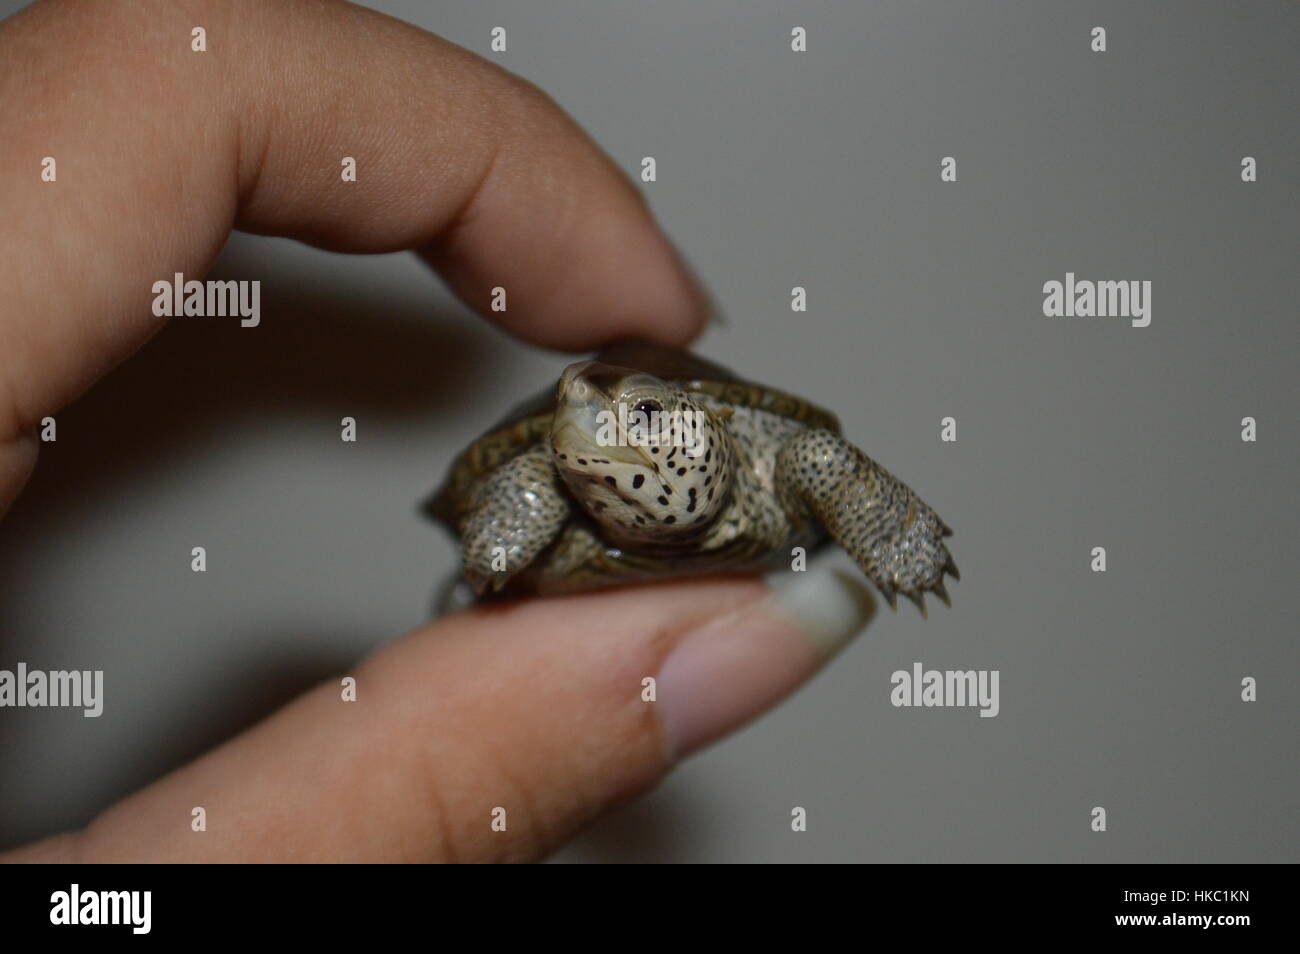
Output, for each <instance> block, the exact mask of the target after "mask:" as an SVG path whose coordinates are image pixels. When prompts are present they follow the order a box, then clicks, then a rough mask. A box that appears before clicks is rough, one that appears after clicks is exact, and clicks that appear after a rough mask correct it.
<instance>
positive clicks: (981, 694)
mask: <svg viewBox="0 0 1300 954" xmlns="http://www.w3.org/2000/svg"><path fill="white" fill-rule="evenodd" d="M1000 676H1001V672H1000V671H999V670H997V669H979V670H975V669H965V670H961V669H947V670H938V669H925V668H924V667H923V666H922V665H921V664H920V663H919V662H918V663H913V664H912V671H911V672H908V671H907V670H906V669H899V670H897V671H896V672H894V674H893V675H892V676H890V680H889V681H890V684H891V685H892V686H893V687H894V688H893V689H892V690H891V691H890V693H889V701H890V702H892V703H893V704H894V705H895V706H896V707H899V708H906V707H909V706H924V707H926V708H929V707H932V706H933V707H940V708H950V707H951V708H956V707H961V706H971V707H978V708H979V710H980V718H981V719H992V718H995V717H996V716H997V714H998V712H999V711H1000V710H1001V708H1002V706H1001V703H1000V702H999V701H998V682H999V678H1000Z"/></svg>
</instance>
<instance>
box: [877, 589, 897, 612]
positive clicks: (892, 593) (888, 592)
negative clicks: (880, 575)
mask: <svg viewBox="0 0 1300 954" xmlns="http://www.w3.org/2000/svg"><path fill="white" fill-rule="evenodd" d="M880 592H881V593H883V594H884V596H885V599H886V600H888V601H889V608H890V609H892V610H893V611H894V612H898V590H896V589H894V588H893V587H892V586H890V585H889V584H887V583H886V584H882V585H881V587H880Z"/></svg>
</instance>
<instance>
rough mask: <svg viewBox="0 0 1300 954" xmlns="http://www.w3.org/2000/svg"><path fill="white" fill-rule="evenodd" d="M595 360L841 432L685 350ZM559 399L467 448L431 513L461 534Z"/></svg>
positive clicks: (792, 400)
mask: <svg viewBox="0 0 1300 954" xmlns="http://www.w3.org/2000/svg"><path fill="white" fill-rule="evenodd" d="M595 360H597V361H600V362H601V363H603V364H609V365H615V366H617V367H623V368H631V369H634V370H637V371H644V372H645V373H647V374H653V375H654V376H655V377H657V378H659V379H661V380H664V381H671V382H673V383H674V384H676V385H677V386H678V387H680V388H682V390H684V391H688V392H694V393H698V394H707V395H709V396H710V397H713V398H715V399H716V400H718V401H721V402H722V403H724V404H730V405H733V406H735V407H748V408H755V409H758V410H762V411H768V412H770V413H772V414H778V415H780V416H781V417H785V418H789V419H790V420H794V421H799V422H801V423H803V424H806V425H807V426H808V427H815V428H824V429H826V430H830V431H835V432H838V431H839V429H840V424H839V420H838V419H837V418H836V416H835V415H834V414H832V413H831V412H830V411H827V410H825V409H824V408H820V407H818V406H817V405H815V404H812V403H810V402H808V401H805V400H804V399H802V398H799V397H795V396H794V395H792V394H787V393H785V392H784V391H778V390H776V389H775V388H769V387H766V386H764V385H760V384H755V383H753V382H752V381H746V380H744V379H743V378H740V377H738V376H737V375H735V374H734V373H732V372H731V371H729V370H727V369H726V368H724V367H722V366H721V365H717V364H714V363H713V362H711V361H706V360H705V359H703V358H700V357H698V356H697V355H694V354H691V353H690V352H689V351H685V350H683V349H681V348H673V347H670V346H668V345H660V344H654V343H651V342H647V341H624V342H620V343H618V344H614V345H611V346H609V347H608V348H606V349H605V350H604V351H602V352H600V353H599V354H598V355H596V359H595ZM555 399H556V390H555V388H554V387H553V386H552V387H550V388H548V389H547V390H546V391H543V392H542V393H541V394H538V395H537V396H536V397H534V398H532V399H531V400H529V401H526V402H524V403H522V404H520V405H519V406H517V407H516V408H514V409H513V410H512V411H511V412H510V413H509V414H507V415H506V417H505V418H504V419H503V420H502V421H501V422H500V423H499V424H497V425H496V426H495V427H493V428H491V429H490V430H488V431H487V432H486V433H484V434H483V435H482V436H481V437H479V438H478V440H476V441H474V442H473V443H472V444H470V445H469V447H467V448H465V450H464V451H463V452H461V454H460V456H459V457H457V458H456V461H455V463H453V464H452V467H451V471H450V473H449V474H448V475H447V479H446V481H445V482H444V483H443V485H442V487H441V488H440V489H439V490H438V491H437V492H436V493H435V494H434V495H433V497H432V498H430V500H429V502H428V504H426V507H425V510H426V512H427V513H429V514H430V515H431V516H433V517H436V518H437V519H438V520H441V521H442V522H443V523H445V524H446V525H447V526H448V527H450V528H451V530H452V531H453V532H458V531H459V526H458V525H459V521H460V517H461V515H462V513H463V512H464V510H465V509H466V508H467V507H468V506H469V505H470V504H471V502H472V497H473V494H472V490H473V488H474V487H475V485H477V484H478V482H479V481H480V480H482V479H483V478H484V477H486V476H487V475H488V474H490V473H491V472H492V471H493V470H495V469H496V468H497V467H500V466H501V465H502V464H504V463H505V462H506V461H508V460H510V459H511V458H512V457H514V456H515V455H516V454H518V453H519V452H520V451H522V450H524V449H525V448H527V447H531V446H533V445H534V444H537V443H538V442H540V441H543V440H545V439H546V438H547V436H548V435H549V434H550V432H551V416H552V414H553V412H554V410H555Z"/></svg>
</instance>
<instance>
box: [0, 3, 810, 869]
mask: <svg viewBox="0 0 1300 954" xmlns="http://www.w3.org/2000/svg"><path fill="white" fill-rule="evenodd" d="M196 25H201V26H203V27H204V28H205V30H206V33H207V44H208V52H207V53H202V54H199V53H195V52H193V51H191V48H190V38H191V30H192V28H193V27H194V26H196ZM232 49H238V51H239V55H238V57H235V56H231V55H228V54H229V51H230V50H232ZM286 50H287V51H290V52H289V53H288V55H287V56H288V58H287V59H286V58H284V57H285V55H286V54H285V53H284V51H286ZM293 51H302V52H300V53H295V52H293ZM308 51H310V52H308ZM0 64H2V65H0V128H4V129H5V136H6V141H5V148H4V149H3V150H0V288H3V289H4V295H3V296H0V514H3V512H4V511H5V510H7V509H8V507H9V506H10V505H11V504H12V502H13V500H14V499H15V498H16V497H17V496H18V494H19V493H20V491H21V490H22V488H23V485H24V483H25V482H26V481H27V479H28V477H29V476H30V475H31V472H32V468H33V466H34V464H35V461H36V457H37V451H38V447H39V442H38V440H37V438H36V434H37V428H38V424H39V422H40V420H41V419H42V418H43V417H44V416H46V415H56V414H57V413H58V411H59V409H60V408H62V407H63V406H65V405H66V404H67V403H68V402H69V401H71V400H73V399H74V398H75V397H76V396H77V395H79V394H81V393H82V392H83V391H85V390H86V389H87V388H89V387H91V386H92V385H93V384H94V382H95V381H96V379H98V378H99V377H101V376H102V375H103V374H105V373H106V372H107V371H108V370H110V369H112V368H113V367H114V366H116V365H117V364H119V363H120V362H122V361H123V360H125V359H126V358H127V357H129V356H130V355H131V354H132V352H134V351H135V350H137V349H138V348H140V347H142V346H143V345H144V344H145V343H146V342H147V341H148V339H149V338H150V337H151V336H152V335H153V334H154V333H155V332H157V331H158V330H159V328H160V327H161V324H162V320H161V319H159V318H156V317H154V315H153V314H152V312H151V308H150V303H151V300H152V297H153V295H152V292H151V286H152V283H153V282H155V281H157V280H159V279H160V278H166V279H170V277H171V275H172V274H173V273H174V272H178V271H179V272H183V273H185V275H186V276H187V277H189V276H195V277H197V276H201V275H202V274H204V273H205V272H206V271H207V269H208V268H209V267H210V266H211V265H212V263H213V261H214V260H215V259H216V257H217V255H218V253H219V252H220V250H221V248H222V245H223V243H224V242H225V240H226V237H227V235H228V234H229V233H230V231H231V229H232V228H239V229H244V230H248V231H252V232H257V233H265V234H275V235H283V236H289V237H293V238H296V239H299V240H301V241H304V242H308V243H310V244H313V245H317V246H321V247H323V248H328V249H333V250H338V251H346V252H358V253H361V252H383V251H393V250H400V249H413V250H416V251H417V252H418V254H420V255H421V256H423V257H424V258H425V259H426V260H427V261H428V262H429V263H430V264H431V265H432V266H433V267H434V268H435V269H437V270H438V271H439V272H440V273H441V275H442V276H443V277H444V278H445V279H446V281H447V282H448V283H449V284H450V285H451V287H452V288H454V289H455V291H456V292H457V293H458V294H459V295H460V296H461V297H462V298H463V299H464V300H465V301H466V302H467V303H468V304H469V305H470V306H471V307H473V308H476V309H481V310H486V306H487V304H488V302H489V300H490V293H491V289H492V287H493V286H495V285H498V284H507V285H508V286H509V295H510V310H509V311H508V312H506V313H503V314H495V315H492V316H491V317H492V318H493V320H496V321H498V322H499V323H500V324H502V325H503V326H504V327H505V328H506V329H507V330H508V331H510V332H511V333H513V334H515V335H517V336H519V337H520V338H523V339H525V340H527V341H530V342H534V343H537V344H541V345H545V346H550V347H555V348H561V349H568V350H574V351H577V350H588V349H594V348H595V347H597V346H599V345H600V344H602V343H604V342H606V341H609V340H612V339H615V338H619V337H625V336H637V335H639V336H643V337H647V338H652V339H657V340H661V341H665V342H669V343H675V344H682V343H685V342H687V341H688V340H689V339H691V338H692V337H693V336H694V335H695V334H697V333H698V331H699V330H700V328H701V326H702V324H703V322H704V320H705V314H706V305H705V299H704V296H703V294H702V293H701V291H700V289H699V287H698V285H697V284H696V282H695V281H694V279H693V278H692V277H691V275H690V273H689V271H688V270H687V269H686V268H685V267H684V266H683V264H682V263H681V261H680V260H679V258H678V256H677V255H676V254H675V252H674V251H673V249H672V247H671V245H670V244H669V242H668V241H667V240H666V239H665V238H664V236H663V235H662V233H661V232H660V231H659V229H658V227H657V226H656V225H655V223H654V222H653V220H652V218H651V216H650V215H649V213H648V211H647V208H646V205H645V203H644V202H643V200H642V198H641V196H640V194H639V192H638V191H637V189H636V187H635V186H634V185H633V184H632V183H630V182H629V181H628V180H627V178H626V177H625V176H624V175H623V174H622V173H621V172H620V171H619V170H618V169H617V168H616V167H615V166H614V164H613V163H612V162H611V161H610V160H609V158H608V157H606V156H605V155H604V154H603V153H602V152H601V151H600V150H599V148H598V147H597V146H596V145H595V144H594V143H593V142H592V140H591V139H590V138H589V137H588V136H587V135H586V134H585V133H584V132H583V131H582V130H580V129H579V128H578V127H577V126H576V125H575V124H574V123H573V122H572V121H571V120H570V119H569V118H568V117H567V116H566V115H565V114H564V113H563V112H562V111H561V110H560V109H559V108H558V107H557V106H555V104H554V103H552V102H551V101H550V100H549V99H548V98H547V97H546V96H545V95H544V94H542V93H541V92H540V91H538V90H537V89H536V88H535V87H532V86H531V85H529V84H527V83H525V82H523V81H521V80H519V79H518V78H515V77H512V76H510V75H509V74H507V73H505V72H503V71H502V70H500V69H499V68H497V67H496V66H494V65H492V64H490V63H488V62H486V61H485V60H483V59H480V58H479V57H477V56H475V55H473V54H471V53H468V52H466V51H464V50H462V49H460V48H458V47H456V46H453V45H452V44H450V43H448V42H446V41H444V40H441V39H439V38H437V37H435V36H432V35H430V34H428V33H425V32H422V31H420V30H418V29H416V28H414V27H411V26H409V25H406V24H402V23H399V22H397V21H394V20H391V19H388V18H386V17H383V16H381V15H378V14H375V13H373V12H370V11H367V10H364V9H360V8H357V7H353V6H350V5H347V4H344V3H340V2H329V0H326V2H315V0H301V2H300V0H283V2H280V0H247V2H240V0H235V2H225V3H215V2H204V0H198V2H192V3H175V2H163V0H132V2H125V0H123V2H113V0H93V2H92V0H42V2H39V3H37V4H36V5H34V6H33V7H30V8H28V9H26V10H24V11H23V12H22V13H20V14H19V15H17V16H15V17H13V18H11V19H10V20H8V21H6V22H5V23H3V24H0ZM45 156H53V157H55V158H56V159H57V162H58V180H57V182H56V183H43V182H41V180H40V169H41V165H40V164H41V160H42V158H43V157H45ZM342 156H354V157H356V158H357V161H358V170H359V174H358V179H357V181H356V182H354V183H349V184H343V183H342V182H341V181H340V177H339V169H340V158H341V157H342ZM182 320H183V319H182ZM264 320H273V317H271V316H267V318H266V319H264ZM376 320H377V321H378V320H382V316H377V317H376ZM129 370H130V369H129V367H128V368H126V369H124V373H129ZM158 399H159V401H165V400H167V395H165V394H160V395H158ZM766 592H767V591H766V588H765V587H764V585H763V584H762V583H760V582H757V581H754V580H705V581H696V582H692V583H682V584H674V585H662V586H650V587H638V588H630V589H624V590H618V591H611V592H607V593H602V594H594V595H587V596H581V597H568V598H563V599H553V600H539V601H534V602H530V603H523V604H507V605H505V606H499V607H495V608H492V609H490V610H476V611H472V612H469V613H465V614H460V615H457V616H454V617H451V618H448V619H445V620H441V621H439V622H437V623H434V624H432V625H426V626H423V627H421V628H419V629H417V630H415V631H414V632H412V633H410V634H408V635H407V636H405V637H403V638H401V639H398V640H396V641H394V642H393V643H391V644H390V645H388V646H387V647H385V648H384V649H382V650H381V651H379V652H378V653H376V654H375V655H374V656H372V657H371V658H369V659H367V660H365V661H363V662H361V663H359V664H358V665H357V666H356V667H354V668H353V669H352V670H350V671H349V672H348V673H347V674H346V675H351V676H354V677H355V678H356V680H357V684H358V695H359V697H360V698H361V699H363V700H364V704H362V703H360V702H359V703H357V704H354V705H343V704H341V703H340V701H339V699H340V689H339V680H338V679H337V678H336V679H331V680H327V681H326V682H325V683H324V684H322V685H321V686H320V687H318V688H317V689H315V690H313V691H311V692H309V693H307V694H306V695H304V696H302V697H301V698H299V699H297V700H296V701H293V702H291V703H290V704H289V705H287V706H286V707H285V708H283V709H282V710H281V711H279V712H278V713H276V714H275V715H273V716H272V717H270V718H269V719H267V720H266V721H265V722H263V723H262V724H260V725H257V726H255V727H253V728H252V729H250V730H248V731H246V732H245V733H243V734H242V735H240V736H238V737H237V738H235V739H233V740H231V741H229V742H227V743H226V744H224V745H223V746H221V747H219V748H217V749H216V750H214V751H213V752H211V753H209V754H207V755H205V756H204V757H202V758H200V759H199V760H198V761H196V762H194V763H192V764H190V765H188V766H185V767H183V768H181V769H179V770H177V771H175V772H173V773H171V774H170V775H168V776H166V777H165V778H163V779H161V780H159V781H158V782H156V783H154V784H153V785H151V786H149V787H148V788H146V789H144V790H143V791H141V792H139V793H137V794H135V795H133V796H130V797H128V798H126V799H125V800H123V801H122V802H120V803H118V804H116V805H114V806H111V807H109V808H107V810H105V811H104V812H103V813H102V814H101V815H99V816H98V817H97V818H96V819H95V820H94V821H92V822H91V823H90V824H89V825H88V826H87V827H86V828H85V829H82V830H80V831H75V832H68V833H65V834H61V835H56V836H54V837H51V838H49V839H47V840H45V841H42V842H39V843H37V844H33V845H30V846H27V847H25V848H21V849H18V850H16V851H12V852H10V853H9V854H8V855H6V856H4V860H7V861H70V860H81V861H118V860H130V861H200V860H202V861H215V860H219V861H276V860H283V861H331V860H370V861H494V860H535V859H538V858H541V857H544V856H545V855H546V854H547V853H549V852H550V851H552V850H553V849H555V848H556V847H557V846H559V845H561V844H562V843H563V842H564V841H565V840H566V839H568V838H569V837H570V836H571V835H572V834H573V833H575V832H576V831H578V830H579V829H581V828H582V827H583V826H584V825H585V824H587V823H588V822H590V821H591V820H592V819H593V818H595V817H596V816H598V815H599V814H601V813H602V812H603V811H605V810H606V809H608V808H609V807H610V806H612V805H614V804H617V803H619V802H621V801H623V800H625V799H627V798H629V797H631V796H633V795H635V794H637V793H638V792H641V791H643V790H645V789H646V788H648V787H649V786H651V785H653V784H654V783H655V782H656V781H657V780H658V779H660V778H661V777H662V776H663V775H664V773H666V772H667V771H668V770H669V768H671V766H672V764H673V763H674V761H675V760H676V759H677V758H679V757H680V756H681V755H682V754H684V750H689V749H693V748H697V747H698V746H699V745H700V744H703V743H705V742H707V741H711V740H712V738H716V737H717V736H719V735H721V734H722V733H723V732H725V731H729V730H730V729H731V728H734V727H736V726H737V725H739V724H740V723H741V722H743V721H745V720H746V719H748V718H749V717H751V716H753V715H754V714H756V713H757V712H759V711H762V709H764V708H766V707H767V706H769V705H771V704H772V703H774V702H775V701H776V700H777V699H779V698H780V697H781V696H783V695H784V694H785V693H786V692H788V691H789V690H791V689H792V688H794V686H796V685H797V684H798V683H799V682H801V681H802V680H803V679H804V678H806V677H807V676H808V675H809V674H810V673H811V672H812V671H813V670H814V669H815V667H816V663H815V661H814V660H813V659H812V657H811V656H808V655H807V654H804V655H800V652H798V651H790V650H788V649H786V650H782V651H781V652H777V651H775V649H773V651H771V652H769V653H767V654H766V655H764V650H763V647H764V646H771V647H776V646H778V645H784V644H782V643H781V642H780V641H781V640H782V639H784V638H786V637H785V635H784V634H783V631H782V630H781V628H780V625H778V624H771V625H768V626H757V627H755V629H754V631H753V632H752V634H749V635H751V636H752V639H750V640H749V641H748V642H747V643H746V645H751V644H752V647H755V648H751V649H744V650H741V649H737V648H734V647H731V643H727V644H726V647H731V648H726V647H724V648H726V651H727V652H732V653H734V654H735V656H734V658H729V660H728V665H729V667H730V669H729V672H731V673H732V674H733V681H732V682H730V683H729V684H728V687H727V693H728V694H729V695H728V696H727V698H725V699H724V700H723V702H724V703H725V704H727V705H730V709H729V710H728V711H727V713H726V714H724V715H725V718H724V717H723V716H722V715H718V714H717V713H713V714H712V715H711V718H713V722H711V723H710V728H709V730H708V731H702V730H701V729H699V728H698V727H696V728H695V729H693V730H692V731H690V732H689V733H685V734H684V735H682V736H681V738H689V740H690V742H689V744H684V745H675V744H674V741H673V738H672V733H671V732H670V731H669V730H668V729H667V728H666V726H665V722H664V719H663V718H662V716H661V714H660V712H659V711H658V710H657V709H656V708H655V706H653V705H647V704H646V703H645V702H644V700H643V699H642V697H641V695H640V687H641V685H642V680H643V678H644V677H645V676H646V675H647V674H654V673H658V672H660V669H661V667H662V666H663V665H664V661H665V659H667V658H668V657H669V656H670V655H671V654H672V653H673V652H674V650H675V649H676V648H678V647H679V645H680V644H682V642H683V640H686V639H688V638H689V637H690V636H691V635H692V634H694V633H695V632H697V631H698V630H699V629H700V627H701V626H703V625H705V624H706V623H708V622H709V621H710V620H715V619H718V618H721V617H725V616H727V614H729V613H732V612H733V611H736V610H738V609H739V608H742V607H747V606H751V605H755V604H756V603H757V601H759V600H760V599H761V598H762V597H763V596H764V595H765V594H766ZM593 634H594V635H593ZM106 638H107V636H106ZM732 642H736V641H735V640H733V641H732ZM720 645H721V644H720ZM722 651H723V649H717V652H722ZM746 653H747V654H748V655H745V654H746ZM805 657H806V658H805ZM557 671H562V672H563V673H564V674H565V678H564V679H563V680H552V681H551V682H549V683H545V687H546V688H545V691H543V692H539V691H536V689H537V686H538V675H539V674H545V673H554V672H557ZM339 675H340V677H341V676H342V675H344V674H342V673H341V674H339ZM742 696H743V698H741V697H742ZM733 697H734V698H733ZM697 701H698V700H697ZM697 707H698V706H697ZM715 708H716V707H715ZM0 718H3V714H2V713H0ZM697 721H698V719H697ZM448 727H454V729H449V728H448ZM159 731H160V732H164V731H166V727H162V726H160V727H159ZM375 778H382V779H384V782H385V784H384V785H382V786H377V785H373V784H371V781H372V780H373V779H375ZM502 805H504V806H508V807H509V809H510V826H509V830H508V831H507V832H504V833H502V832H494V831H492V830H491V828H490V826H489V820H490V812H491V810H492V808H493V807H495V806H502ZM193 806H204V807H205V808H206V810H207V812H208V817H209V831H208V832H206V833H205V834H203V835H202V836H197V835H196V834H195V833H193V832H192V831H191V829H190V824H189V823H190V817H191V816H190V811H191V808H192V807H193Z"/></svg>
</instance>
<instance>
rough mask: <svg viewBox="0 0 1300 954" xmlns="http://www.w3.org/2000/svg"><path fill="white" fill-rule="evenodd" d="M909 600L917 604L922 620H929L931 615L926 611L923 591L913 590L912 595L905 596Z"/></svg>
mask: <svg viewBox="0 0 1300 954" xmlns="http://www.w3.org/2000/svg"><path fill="white" fill-rule="evenodd" d="M904 595H905V596H906V597H907V598H908V599H909V600H911V601H912V602H913V603H915V604H916V608H917V609H919V610H920V611H921V619H929V618H930V614H929V613H928V612H926V609H925V593H924V592H922V591H921V590H913V591H912V592H911V593H906V594H904Z"/></svg>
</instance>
